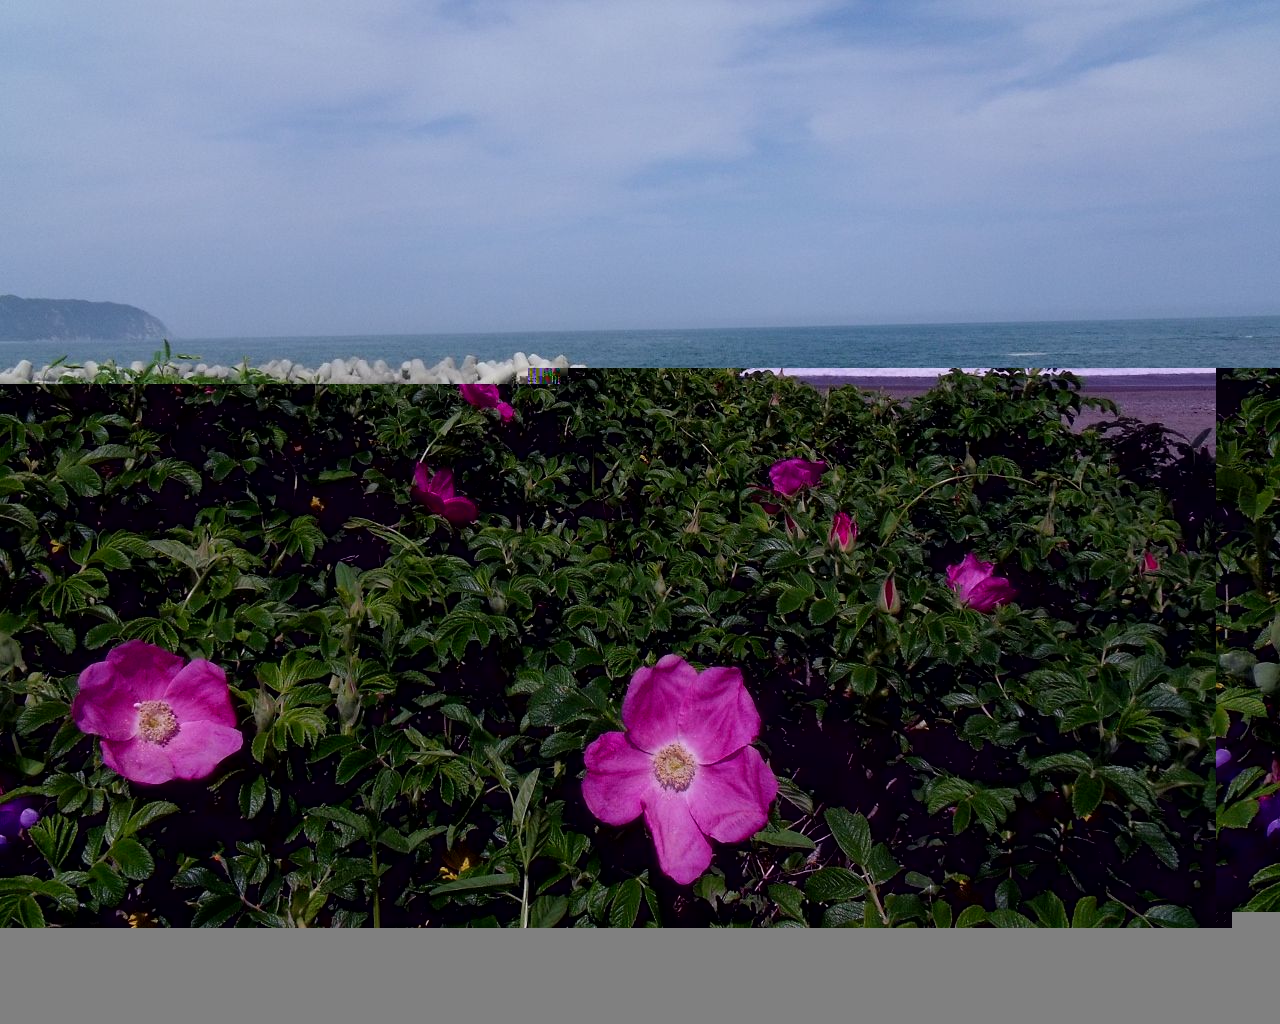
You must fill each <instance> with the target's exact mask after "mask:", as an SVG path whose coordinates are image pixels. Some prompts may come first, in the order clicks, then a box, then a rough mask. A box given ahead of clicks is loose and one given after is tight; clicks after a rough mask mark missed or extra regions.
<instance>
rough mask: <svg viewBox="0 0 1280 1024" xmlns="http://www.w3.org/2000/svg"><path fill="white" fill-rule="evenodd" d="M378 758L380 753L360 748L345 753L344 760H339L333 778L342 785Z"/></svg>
mask: <svg viewBox="0 0 1280 1024" xmlns="http://www.w3.org/2000/svg"><path fill="white" fill-rule="evenodd" d="M377 759H378V755H377V754H376V753H375V752H374V751H372V750H364V749H359V750H353V751H351V752H350V753H349V754H344V755H343V756H342V760H340V761H339V762H338V770H337V771H336V772H335V773H334V776H333V780H334V781H335V782H336V783H337V784H338V785H340V786H342V785H345V784H346V783H348V782H350V781H351V780H352V779H354V778H355V777H356V776H357V775H359V774H360V773H361V772H362V771H364V770H365V769H366V768H368V767H369V765H371V764H373V762H374V761H376V760H377Z"/></svg>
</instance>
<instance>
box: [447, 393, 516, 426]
mask: <svg viewBox="0 0 1280 1024" xmlns="http://www.w3.org/2000/svg"><path fill="white" fill-rule="evenodd" d="M458 390H459V391H461V392H462V397H463V398H465V399H466V400H467V401H468V402H470V403H471V404H472V405H474V406H475V407H476V408H477V409H497V410H498V415H499V416H501V417H502V422H503V423H510V422H511V417H512V416H514V415H515V414H516V411H515V409H513V408H512V407H511V406H509V405H508V404H507V403H506V402H503V401H501V400H500V399H499V398H498V385H497V384H459V385H458Z"/></svg>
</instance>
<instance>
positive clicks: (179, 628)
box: [0, 370, 1215, 926]
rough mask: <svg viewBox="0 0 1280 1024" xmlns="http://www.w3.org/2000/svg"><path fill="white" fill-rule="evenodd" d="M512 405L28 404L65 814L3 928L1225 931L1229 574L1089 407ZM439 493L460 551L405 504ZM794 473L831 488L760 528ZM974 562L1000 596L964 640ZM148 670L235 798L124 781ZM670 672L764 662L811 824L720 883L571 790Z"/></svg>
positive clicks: (770, 749) (774, 740)
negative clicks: (212, 692)
mask: <svg viewBox="0 0 1280 1024" xmlns="http://www.w3.org/2000/svg"><path fill="white" fill-rule="evenodd" d="M503 392H504V397H505V398H506V399H507V400H508V401H510V403H511V404H512V405H513V406H514V408H515V410H516V415H515V418H514V419H513V420H512V421H511V422H509V423H504V422H503V421H502V420H501V419H500V417H499V415H498V413H497V412H496V411H494V410H482V409H478V408H473V407H472V406H470V405H468V404H466V403H465V402H464V401H463V400H462V398H461V396H460V395H459V392H458V389H457V388H454V387H443V386H435V387H425V388H415V387H401V388H397V387H351V386H329V387H323V386H305V387H289V386H285V385H282V384H278V383H272V382H268V381H264V380H261V379H257V378H255V377H253V376H252V375H249V376H247V377H246V378H245V379H244V380H242V381H240V382H238V383H234V384H231V385H225V384H224V385H221V386H218V387H212V386H202V385H199V384H182V385H177V384H155V383H152V384H146V385H144V384H142V383H137V382H135V383H133V384H128V383H124V384H118V385H113V386H101V385H92V386H91V385H84V386H56V385H48V386H37V385H33V386H28V387H18V388H9V389H6V390H5V391H4V392H3V393H2V394H0V454H2V457H0V467H3V468H0V496H3V497H0V609H2V611H0V731H3V733H4V735H5V742H4V744H3V747H2V748H0V784H3V786H4V787H5V789H6V791H7V792H6V793H5V797H7V798H9V799H11V800H13V799H21V800H26V801H29V802H30V803H31V806H32V807H34V808H35V809H36V810H37V811H38V812H39V814H40V815H41V819H40V821H39V822H38V823H37V824H35V825H34V826H32V827H30V828H29V829H27V830H25V831H24V832H22V833H21V835H20V836H19V837H18V838H17V840H16V841H11V842H10V843H9V844H8V845H7V846H6V847H4V848H3V849H0V874H2V875H4V876H8V877H7V878H4V879H2V880H0V916H3V917H4V918H6V919H7V920H9V921H10V922H22V923H39V922H40V921H42V920H44V921H47V922H50V923H58V924H64V925H91V924H97V925H109V924H121V923H124V922H125V921H129V922H130V923H134V924H138V923H161V924H168V925H193V924H194V925H232V924H234V925H252V924H260V925H310V926H351V925H370V924H381V925H383V926H391V925H424V924H429V925H459V924H462V925H473V926H484V925H488V926H495V925H496V926H509V925H513V924H519V923H521V922H523V921H527V922H528V923H530V924H533V925H544V926H546V925H557V924H560V925H577V926H592V925H614V926H622V925H631V924H635V923H643V924H661V925H664V926H671V925H713V924H714V925H734V926H744V925H745V926H751V925H757V926H758V925H766V924H776V925H819V924H822V925H845V924H855V925H857V924H866V925H868V926H872V925H884V924H905V925H911V924H916V925H925V924H928V925H938V926H949V925H954V924H963V925H972V924H978V923H983V922H989V923H992V924H996V925H1011V924H1028V923H1037V924H1043V925H1065V924H1068V923H1074V924H1075V925H1077V926H1079V925H1124V924H1137V925H1144V924H1160V925H1169V924H1173V925H1179V924H1195V923H1200V924H1204V923H1208V922H1209V920H1210V918H1211V917H1212V913H1213V900H1212V892H1213V882H1212V878H1211V875H1210V873H1209V869H1210V867H1211V866H1212V863H1213V858H1212V856H1211V855H1210V852H1209V851H1210V850H1212V849H1213V833H1212V826H1211V817H1210V812H1211V810H1212V808H1213V806H1214V795H1215V791H1214V785H1213V781H1214V775H1213V768H1212V754H1213V751H1212V745H1213V744H1212V739H1211V735H1212V731H1213V727H1212V721H1211V719H1212V714H1211V712H1212V710H1213V704H1212V700H1213V697H1212V694H1213V689H1214V681H1215V676H1214V660H1213V645H1212V642H1211V639H1210V635H1209V631H1210V627H1211V618H1212V616H1211V609H1212V607H1213V602H1214V582H1215V572H1214V569H1215V567H1214V565H1213V560H1212V559H1211V558H1210V557H1209V555H1207V554H1206V553H1204V552H1202V551H1200V550H1199V549H1198V546H1197V544H1196V533H1195V531H1194V530H1187V529H1184V526H1183V525H1180V523H1179V520H1178V519H1177V518H1175V509H1174V507H1173V504H1172V498H1171V496H1170V495H1169V494H1167V493H1165V492H1164V491H1163V490H1162V489H1161V488H1160V487H1159V486H1158V482H1152V481H1150V480H1144V479H1141V474H1139V473H1136V472H1135V471H1134V467H1132V466H1130V467H1128V468H1127V469H1126V466H1125V464H1124V459H1123V454H1122V452H1121V450H1120V449H1119V448H1117V446H1116V444H1114V443H1111V442H1109V441H1108V439H1107V437H1106V436H1104V435H1103V434H1100V433H1099V432H1097V431H1085V432H1084V433H1082V434H1075V433H1072V431H1071V430H1070V429H1069V427H1068V426H1067V425H1066V424H1065V423H1064V419H1063V417H1064V416H1065V417H1066V418H1067V420H1070V418H1071V417H1072V416H1073V415H1074V414H1075V413H1076V412H1078V411H1079V410H1080V409H1081V407H1082V406H1083V405H1084V404H1086V403H1088V402H1090V401H1095V402H1096V400H1089V399H1086V398H1083V397H1082V396H1081V394H1080V393H1079V381H1078V380H1077V379H1076V378H1074V377H1072V376H1070V375H1066V374H1059V375H1048V376H1044V377H1035V376H1031V377H1029V376H1027V375H1025V374H1022V373H1020V372H1019V373H1014V372H1010V373H1006V374H996V375H991V376H987V377H984V378H976V377H969V376H965V375H962V374H958V373H956V374H952V375H949V376H947V377H945V378H943V379H942V381H941V382H940V383H939V385H938V386H937V387H936V388H934V389H933V390H932V391H930V392H929V393H928V394H926V395H925V396H923V397H921V398H919V399H916V400H914V401H912V402H910V403H907V404H905V405H904V404H901V403H898V402H895V401H893V400H890V399H888V398H886V397H883V396H870V395H868V394H866V393H863V392H861V391H859V390H857V389H854V388H839V389H835V390H833V391H831V392H830V393H829V394H827V395H822V394H820V393H819V392H817V391H816V390H814V389H812V388H810V387H808V386H807V385H804V384H802V383H800V382H796V381H791V380H786V379H774V378H773V377H771V376H767V375H755V376H752V377H748V378H740V377H738V376H737V375H736V374H735V373H734V372H732V371H720V370H709V371H703V370H696V371H694V370H653V371H639V370H636V371H631V370H607V371H574V372H573V373H572V374H571V375H565V376H563V377H561V378H560V379H559V380H558V381H557V382H555V383H551V384H544V385H539V386H533V385H514V386H511V387H507V388H504V389H503ZM424 449H425V450H426V451H425V454H424ZM419 458H422V460H423V461H424V462H425V463H426V464H427V465H428V466H429V467H430V468H431V469H432V470H433V471H434V470H438V469H440V468H449V469H451V470H452V472H453V486H454V487H456V490H457V493H458V494H460V495H464V496H466V497H467V498H469V499H470V500H471V501H472V502H474V504H475V506H476V509H477V515H478V518H477V520H476V522H475V523H474V524H462V525H453V524H450V523H449V522H446V520H445V519H443V518H441V517H440V516H436V515H432V514H430V513H429V512H428V510H427V509H426V508H425V507H424V506H423V505H422V504H421V503H419V502H418V501H415V500H414V497H413V496H412V495H411V491H410V487H411V485H412V484H413V482H414V467H415V462H416V461H417V460H418V459H419ZM791 458H800V459H809V460H823V461H825V463H826V464H827V468H826V471H825V473H824V474H823V475H822V476H821V479H820V481H819V483H818V484H817V486H814V487H810V488H804V489H802V490H800V492H799V493H798V494H797V495H795V496H794V497H792V498H781V497H778V496H777V495H770V494H766V493H764V492H763V491H761V490H760V489H761V488H768V487H769V469H770V466H771V465H773V464H774V463H775V462H777V461H779V460H783V459H791ZM762 498H763V499H764V500H763V501H762V500H761V499H762ZM774 505H776V506H778V508H777V511H774V512H770V511H769V509H770V508H771V507H773V506H774ZM838 512H845V513H847V514H848V515H849V516H850V517H851V518H852V520H853V521H854V522H856V524H857V526H858V530H859V532H858V534H857V537H856V540H854V542H853V545H852V547H851V549H850V550H848V551H847V552H846V551H843V550H840V548H839V545H833V544H829V543H828V533H829V530H830V527H831V524H832V522H833V517H834V516H835V514H836V513H838ZM1184 522H1185V517H1184ZM970 553H973V554H975V555H977V556H978V558H980V559H982V560H985V561H989V562H992V563H994V565H995V572H997V573H998V574H999V575H1001V576H1003V577H1006V578H1007V579H1009V580H1010V581H1011V583H1012V585H1013V587H1014V588H1015V591H1016V596H1015V598H1014V601H1013V603H1011V604H1002V605H999V606H997V607H995V608H994V609H993V610H992V611H990V612H980V611H977V610H974V609H973V608H968V607H963V606H962V605H960V604H959V603H958V602H957V600H956V599H955V596H954V595H953V593H952V591H951V590H950V589H949V588H948V586H947V582H946V571H947V568H948V567H949V566H953V565H956V564H958V563H960V562H961V561H962V559H964V557H965V556H966V555H967V554H970ZM1147 555H1149V556H1150V557H1151V558H1152V559H1154V560H1155V562H1156V563H1158V570H1155V571H1150V569H1151V562H1150V561H1149V559H1148V558H1147V557H1145V556H1147ZM890 577H891V578H892V580H893V583H894V586H895V587H896V591H897V597H898V602H897V604H898V608H896V609H894V608H892V607H890V608H889V609H888V610H886V609H885V608H884V607H883V604H884V602H883V600H882V594H883V591H884V586H885V582H886V580H887V579H889V578H890ZM128 639H140V640H143V641H146V642H147V643H150V644H154V645H156V646H158V647H161V648H164V649H165V650H167V651H170V652H174V653H175V654H178V655H180V656H181V657H182V658H184V659H188V658H197V659H198V658H205V659H209V660H210V661H212V662H213V663H214V664H215V665H217V666H219V667H220V668H222V669H223V670H224V671H225V673H226V677H227V681H228V683H229V685H230V693H231V699H232V704H233V707H234V710H235V713H236V715H237V716H238V721H239V723H240V726H241V728H242V729H243V731H244V734H245V737H246V739H245V743H244V745H243V747H242V748H241V750H240V751H239V752H238V753H236V754H234V755H232V756H231V757H229V758H227V759H226V760H224V761H222V762H221V764H220V765H219V766H218V768H217V770H216V771H215V772H214V773H213V774H212V775H211V776H210V777H209V778H207V779H204V780H200V781H187V782H183V781H174V782H169V783H165V784H163V785H161V786H142V785H138V784H134V783H130V782H129V781H127V780H125V779H124V778H121V777H120V776H119V775H117V774H116V773H115V772H113V771H111V770H110V769H109V768H106V767H104V766H103V763H102V760H101V755H100V752H99V741H98V740H97V739H96V738H93V737H90V736H87V735H85V734H84V733H82V732H81V731H80V729H78V728H77V726H76V724H75V723H74V722H73V721H72V719H71V704H72V701H73V699H74V698H75V696H76V693H77V680H78V678H79V677H80V674H81V672H82V671H83V670H84V669H85V668H86V667H87V666H89V665H90V664H92V663H95V662H99V661H102V660H103V659H104V658H105V657H106V655H107V652H108V651H110V650H112V649H114V648H115V647H116V646H117V645H119V644H120V643H122V642H124V641H126V640H128ZM667 654H677V655H680V656H681V657H683V658H684V659H686V660H687V661H688V662H690V663H691V664H693V665H695V666H696V667H697V668H699V669H702V668H706V667H709V666H730V667H736V668H739V669H741V671H742V673H743V678H744V680H745V683H746V686H747V690H748V691H749V693H750V695H751V697H752V699H753V700H754V702H755V705H756V706H757V707H758V709H759V713H760V717H761V721H762V725H761V729H760V734H759V739H758V742H757V747H758V749H759V750H760V752H761V753H762V754H763V756H764V758H765V760H766V761H767V763H768V765H769V766H770V768H771V769H772V770H773V772H774V773H775V774H776V775H777V777H778V780H779V787H780V788H779V795H778V799H777V800H776V801H774V803H773V805H772V807H771V810H770V820H769V823H768V825H767V826H766V827H765V828H764V829H763V830H762V831H761V832H759V833H758V834H757V835H755V836H754V838H751V839H749V840H747V841H744V842H741V843H737V844H730V845H718V846H717V847H716V849H715V856H714V859H713V861H712V866H711V868H710V869H709V870H708V871H707V872H706V873H705V874H703V875H702V876H701V877H700V878H699V879H698V880H697V881H696V882H694V883H693V884H692V885H678V884H676V883H675V882H673V881H672V880H671V879H669V878H667V877H665V876H664V875H663V874H662V873H661V872H660V871H659V869H658V864H657V860H656V859H655V856H654V850H653V845H652V843H651V841H650V839H649V838H648V836H647V834H646V831H645V827H644V825H643V822H642V821H636V822H634V823H632V824H630V825H625V826H607V825H603V824H601V823H600V822H598V821H597V820H596V819H595V818H594V817H593V816H592V815H591V813H590V812H589V811H588V809H587V807H586V804H585V803H584V800H583V797H582V783H581V780H582V777H583V751H584V748H585V747H586V746H587V745H588V744H589V743H591V742H592V741H593V740H594V739H595V738H596V737H598V736H599V735H601V734H602V733H604V732H607V731H610V730H618V729H620V728H621V727H622V724H621V719H620V707H621V701H622V697H623V695H624V693H626V691H627V688H628V684H629V682H630V680H631V678H632V676H633V674H634V673H635V672H636V670H637V669H639V668H640V667H641V666H643V665H653V664H654V663H655V662H656V661H657V660H658V659H660V658H662V657H663V656H665V655H667ZM0 806H3V805H0Z"/></svg>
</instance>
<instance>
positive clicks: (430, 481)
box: [409, 462, 476, 524]
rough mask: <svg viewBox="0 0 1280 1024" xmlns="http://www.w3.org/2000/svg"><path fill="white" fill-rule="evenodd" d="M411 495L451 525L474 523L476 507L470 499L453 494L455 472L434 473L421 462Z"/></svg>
mask: <svg viewBox="0 0 1280 1024" xmlns="http://www.w3.org/2000/svg"><path fill="white" fill-rule="evenodd" d="M409 493H410V494H411V495H412V496H413V497H414V498H415V499H416V500H417V501H419V502H421V503H422V504H423V505H426V506H427V508H428V509H430V510H431V511H432V512H434V513H435V514H436V515H438V516H444V517H445V518H446V519H447V520H449V522H451V523H458V524H461V523H473V522H475V520H476V506H475V502H473V501H472V500H471V499H470V498H464V497H463V496H462V495H460V494H454V492H453V470H451V469H442V470H439V471H438V472H436V473H434V474H433V473H432V472H431V470H429V469H428V468H427V464H426V463H425V462H419V463H418V464H417V465H416V466H415V467H414V470H413V486H412V487H410V488H409Z"/></svg>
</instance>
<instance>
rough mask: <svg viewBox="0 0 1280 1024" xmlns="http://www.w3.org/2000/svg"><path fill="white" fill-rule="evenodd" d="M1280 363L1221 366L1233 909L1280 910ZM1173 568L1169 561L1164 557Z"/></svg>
mask: <svg viewBox="0 0 1280 1024" xmlns="http://www.w3.org/2000/svg"><path fill="white" fill-rule="evenodd" d="M1278 422H1280V371H1276V370H1230V371H1219V379H1218V446H1219V453H1220V459H1219V465H1218V471H1217V498H1218V509H1217V516H1216V523H1215V525H1216V526H1217V528H1218V529H1217V533H1216V536H1215V538H1214V541H1215V544H1216V547H1217V549H1218V551H1219V557H1220V560H1221V564H1222V569H1223V571H1222V577H1221V579H1220V581H1219V589H1218V597H1219V604H1218V633H1217V636H1218V662H1219V672H1220V676H1221V683H1220V687H1219V689H1218V694H1217V708H1216V714H1215V716H1214V732H1215V735H1217V736H1218V737H1220V743H1221V744H1222V745H1221V746H1219V748H1218V761H1217V768H1218V773H1217V776H1218V781H1219V783H1220V784H1221V785H1222V789H1221V793H1220V796H1219V800H1218V807H1217V813H1218V829H1219V831H1218V835H1219V858H1218V874H1217V883H1218V897H1219V904H1220V912H1221V916H1220V920H1222V921H1223V922H1224V923H1226V922H1229V916H1228V915H1229V914H1230V913H1231V911H1233V910H1236V911H1240V910H1243V911H1276V910H1280V762H1277V761H1276V758H1277V756H1278V755H1280V723H1278V721H1277V708H1278V705H1277V699H1278V698H1280V692H1278V689H1280V687H1278V684H1280V612H1278V611H1277V608H1276V588H1277V582H1278V581H1277V563H1276V559H1277V556H1278V555H1280V509H1277V508H1276V507H1275V503H1274V500H1273V499H1274V497H1275V493H1276V488H1277V486H1280V453H1277V451H1276V446H1275V441H1274V438H1275V430H1276V424H1277V423H1278ZM1161 571H1163V565H1162V566H1161Z"/></svg>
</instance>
